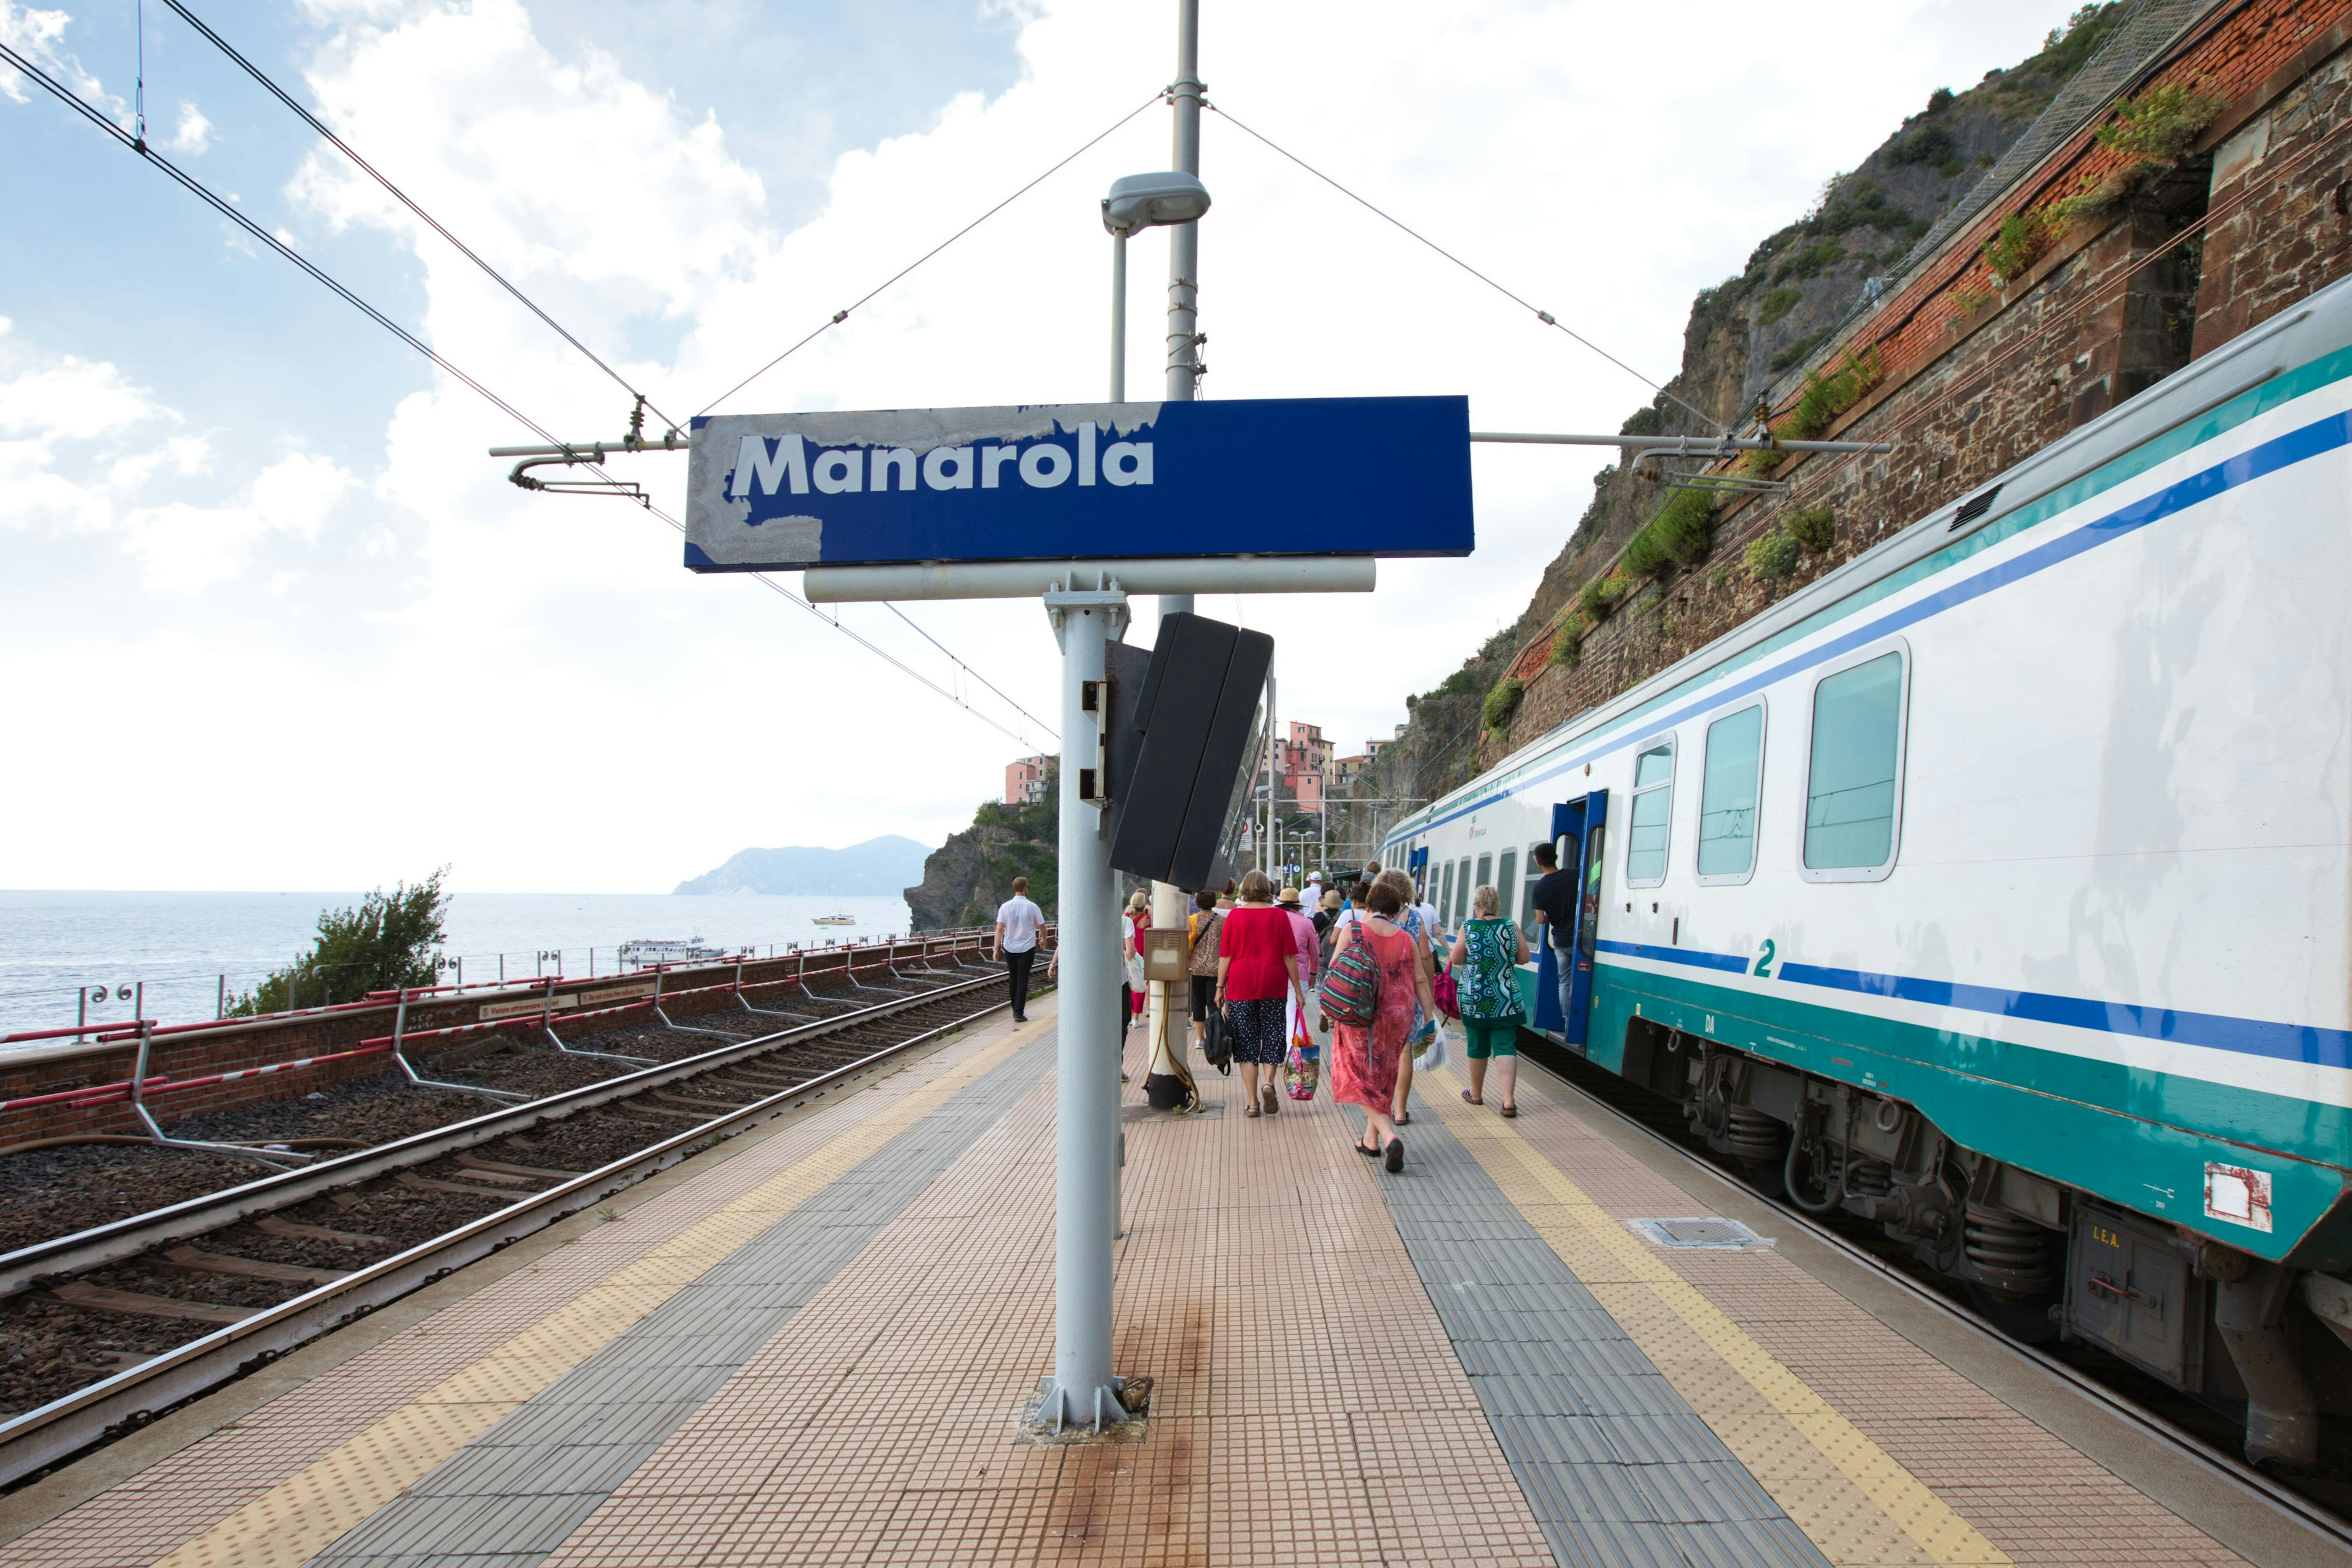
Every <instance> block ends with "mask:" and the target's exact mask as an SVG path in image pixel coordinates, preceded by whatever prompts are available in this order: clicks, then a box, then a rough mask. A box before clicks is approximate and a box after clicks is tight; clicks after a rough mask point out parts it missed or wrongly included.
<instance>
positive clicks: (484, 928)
mask: <svg viewBox="0 0 2352 1568" xmlns="http://www.w3.org/2000/svg"><path fill="white" fill-rule="evenodd" d="M364 896H365V894H364V893H361V892H237V893H205V892H134V891H76V890H69V889H0V1034H6V1033H13V1032H16V1031H19V1030H25V1029H47V1028H65V1027H69V1026H72V1025H73V1024H75V1023H77V1022H78V1021H79V1020H80V1018H81V1017H82V1016H83V1012H82V1010H83V1009H84V1008H87V1016H88V1017H89V1019H90V1020H92V1021H108V1022H115V1021H122V1022H127V1021H129V1020H131V1018H133V1017H135V1016H136V1014H135V1013H134V1011H133V1008H134V1005H136V1003H137V1001H138V999H139V997H140V994H141V987H142V986H144V988H145V992H144V994H145V997H146V1016H149V1017H151V1018H154V1019H157V1020H158V1021H159V1022H162V1023H167V1024H184V1023H193V1022H196V1021H199V1020H201V1019H205V1018H210V1017H212V1016H215V1011H216V1009H217V1008H218V1006H219V1004H220V998H221V996H222V994H223V993H224V992H226V994H227V995H228V996H229V997H230V998H232V999H234V998H235V997H236V995H237V994H239V993H241V992H244V991H248V990H250V989H252V987H253V986H254V985H255V984H258V983H259V982H260V980H261V979H262V978H263V977H264V976H265V975H267V974H268V973H271V972H272V971H274V970H279V969H284V968H287V967H288V966H289V965H290V964H291V963H293V961H294V958H295V956H296V955H297V954H299V953H302V952H308V951H309V950H310V943H311V941H312V939H313V938H315V937H316V936H317V934H318V924H319V916H320V913H321V912H323V911H324V910H330V909H347V908H349V907H351V906H352V905H354V904H356V903H358V902H359V901H360V900H361V899H362V898H363V897H364ZM821 915H847V916H849V917H850V918H851V919H852V920H853V921H856V924H854V925H849V926H820V925H818V924H816V923H815V921H816V918H817V917H818V916H821ZM910 923H911V917H910V916H909V914H908V909H907V903H906V900H904V899H899V898H887V897H860V898H850V897H841V898H832V897H825V896H823V895H814V894H771V893H462V892H461V893H457V894H454V895H452V896H451V898H450V901H449V910H448V915H447V919H446V931H447V939H446V942H444V943H443V945H442V950H441V951H442V952H443V953H444V955H445V956H446V957H447V958H449V959H451V960H453V961H456V960H462V961H463V963H464V965H465V971H464V974H465V981H466V984H468V985H473V984H479V983H485V982H491V981H496V980H497V979H499V977H500V974H501V973H504V975H505V977H506V978H508V979H517V978H522V977H526V976H529V975H532V974H536V973H581V974H584V973H588V971H589V968H590V966H591V964H592V963H593V966H594V967H595V969H596V970H597V971H598V972H600V973H601V972H608V971H609V970H611V969H612V968H613V967H614V965H615V964H616V963H617V962H618V959H617V949H618V948H619V947H620V945H621V944H622V943H623V942H638V941H664V940H666V941H692V940H699V941H702V942H707V943H709V944H710V945H711V946H714V947H724V948H729V949H747V950H757V951H760V952H765V951H767V950H768V949H769V948H771V947H773V948H776V949H778V950H782V949H784V948H786V947H789V946H790V945H791V944H793V942H800V943H803V944H807V943H810V942H815V943H817V944H819V945H822V944H823V943H824V942H825V941H826V940H827V939H833V940H839V939H842V938H845V937H863V938H872V937H878V936H885V935H898V934H903V933H904V932H905V931H907V930H908V926H909V925H910ZM502 965H503V969H502V968H501V966H502ZM445 978H446V979H450V980H454V979H455V978H457V973H456V971H455V970H454V969H453V970H452V971H451V972H450V973H449V974H448V975H446V976H445ZM100 986H103V987H104V988H105V996H104V999H103V1000H94V999H91V996H92V993H94V992H95V991H96V990H97V989H98V988H99V987H100ZM126 992H127V993H128V994H127V995H126V994H123V993H126Z"/></svg>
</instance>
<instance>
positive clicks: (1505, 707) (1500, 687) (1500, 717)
mask: <svg viewBox="0 0 2352 1568" xmlns="http://www.w3.org/2000/svg"><path fill="white" fill-rule="evenodd" d="M1526 695H1527V688H1526V687H1525V686H1523V685H1521V684H1520V683H1519V681H1518V680H1517V678H1516V677H1512V676H1505V677H1504V678H1503V679H1502V680H1501V681H1500V682H1498V683H1497V684H1496V687H1495V689H1493V690H1492V691H1489V692H1488V693H1486V705H1485V706H1484V707H1483V708H1482V709H1481V710H1479V711H1480V713H1481V714H1482V716H1483V717H1484V718H1485V719H1486V728H1487V729H1489V730H1493V731H1502V730H1507V729H1508V728H1510V723H1511V715H1512V714H1514V713H1517V711H1518V710H1519V699H1520V698H1522V697H1524V696H1526Z"/></svg>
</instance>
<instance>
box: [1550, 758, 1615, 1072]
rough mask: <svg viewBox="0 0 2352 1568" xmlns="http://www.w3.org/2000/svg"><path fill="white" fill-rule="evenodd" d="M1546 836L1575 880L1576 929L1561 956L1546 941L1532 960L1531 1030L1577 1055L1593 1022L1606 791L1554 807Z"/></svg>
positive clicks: (1606, 833)
mask: <svg viewBox="0 0 2352 1568" xmlns="http://www.w3.org/2000/svg"><path fill="white" fill-rule="evenodd" d="M1551 836H1552V842H1553V844H1554V845H1555V846H1556V847H1558V849H1559V858H1560V866H1561V868H1562V869H1564V870H1572V871H1573V872H1574V873H1575V875H1576V886H1577V889H1578V898H1577V901H1576V929H1575V931H1573V932H1572V933H1571V935H1570V944H1569V946H1568V948H1567V949H1566V950H1565V951H1562V950H1560V949H1559V948H1555V947H1554V946H1553V945H1552V944H1551V943H1550V942H1545V943H1544V944H1543V951H1542V952H1540V953H1539V954H1538V957H1537V969H1536V1027H1537V1028H1538V1029H1552V1030H1557V1031H1558V1032H1559V1037H1560V1038H1561V1039H1562V1040H1564V1041H1566V1042H1567V1043H1568V1045H1569V1047H1570V1048H1571V1049H1573V1050H1575V1051H1577V1052H1578V1053H1580V1054H1581V1053H1582V1052H1583V1051H1584V1049H1585V1035H1586V1032H1587V1030H1588V1028H1589V1027H1590V1026H1591V1019H1592V958H1593V953H1594V951H1595V940H1596V928H1597V927H1598V926H1599V924H1600V921H1601V866H1602V863H1603V859H1604V858H1605V857H1606V856H1607V854H1608V847H1607V846H1608V837H1609V792H1608V791H1607V790H1605V789H1603V790H1594V791H1593V792H1592V793H1591V794H1590V795H1580V796H1578V797H1577V798H1576V799H1574V800H1570V801H1562V802H1561V803H1560V804H1559V805H1555V806H1553V807H1552V808H1551ZM1562 963H1567V964H1568V965H1569V973H1568V981H1569V984H1568V986H1567V993H1568V994H1567V996H1566V997H1565V998H1564V999H1563V998H1562V996H1561V994H1560V991H1561V986H1560V965H1561V964H1562ZM1563 1001H1564V1002H1565V1005H1563Z"/></svg>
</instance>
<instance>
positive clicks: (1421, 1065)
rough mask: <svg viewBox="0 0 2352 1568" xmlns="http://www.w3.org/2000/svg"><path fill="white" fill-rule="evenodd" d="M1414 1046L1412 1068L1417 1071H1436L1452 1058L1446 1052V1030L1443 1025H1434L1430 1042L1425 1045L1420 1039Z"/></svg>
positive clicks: (1430, 1034)
mask: <svg viewBox="0 0 2352 1568" xmlns="http://www.w3.org/2000/svg"><path fill="white" fill-rule="evenodd" d="M1414 1047H1415V1049H1414V1051H1413V1057H1412V1070H1413V1071H1415V1072H1434V1071H1436V1070H1437V1069H1438V1068H1442V1067H1444V1065H1445V1064H1446V1062H1447V1061H1448V1060H1449V1059H1450V1058H1448V1057H1447V1056H1446V1054H1445V1030H1444V1028H1443V1027H1433V1028H1432V1029H1431V1030H1430V1031H1429V1043H1428V1045H1427V1046H1426V1047H1423V1046H1422V1045H1421V1042H1419V1041H1415V1042H1414Z"/></svg>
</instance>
